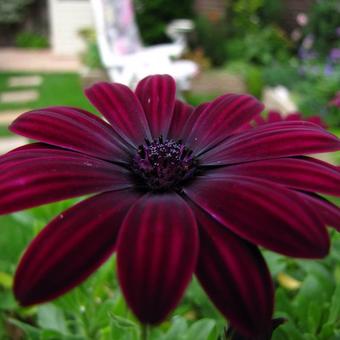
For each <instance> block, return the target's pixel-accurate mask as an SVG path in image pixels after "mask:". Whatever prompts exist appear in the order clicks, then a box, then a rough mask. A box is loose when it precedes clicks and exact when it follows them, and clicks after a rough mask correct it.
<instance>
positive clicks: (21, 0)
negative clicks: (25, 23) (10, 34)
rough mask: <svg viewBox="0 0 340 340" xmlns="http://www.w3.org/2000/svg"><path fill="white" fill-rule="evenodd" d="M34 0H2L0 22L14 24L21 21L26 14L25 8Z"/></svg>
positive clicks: (0, 3)
mask: <svg viewBox="0 0 340 340" xmlns="http://www.w3.org/2000/svg"><path fill="white" fill-rule="evenodd" d="M31 2H33V0H11V1H6V0H1V1H0V23H2V24H13V23H17V22H20V21H21V20H22V18H23V15H24V14H25V9H26V7H27V5H28V4H30V3H31Z"/></svg>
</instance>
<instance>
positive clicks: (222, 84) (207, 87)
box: [191, 70, 247, 95]
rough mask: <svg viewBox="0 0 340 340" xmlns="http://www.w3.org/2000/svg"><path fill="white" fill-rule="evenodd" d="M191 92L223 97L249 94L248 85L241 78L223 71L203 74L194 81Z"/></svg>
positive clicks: (210, 71) (211, 71)
mask: <svg viewBox="0 0 340 340" xmlns="http://www.w3.org/2000/svg"><path fill="white" fill-rule="evenodd" d="M191 90H192V92H193V93H195V94H213V95H221V94H224V93H228V92H232V93H245V92H247V88H246V85H245V83H244V81H243V79H242V78H241V77H239V76H237V75H234V74H230V73H229V72H226V71H223V70H216V71H215V70H208V71H204V72H202V73H201V74H199V75H198V76H197V77H196V78H195V79H194V80H193V81H192V89H191Z"/></svg>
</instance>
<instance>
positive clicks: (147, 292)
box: [117, 194, 198, 324]
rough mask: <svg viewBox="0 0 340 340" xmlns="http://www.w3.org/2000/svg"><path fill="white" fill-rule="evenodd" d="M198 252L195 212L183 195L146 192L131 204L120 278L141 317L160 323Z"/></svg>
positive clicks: (178, 295) (122, 245)
mask: <svg viewBox="0 0 340 340" xmlns="http://www.w3.org/2000/svg"><path fill="white" fill-rule="evenodd" d="M197 253H198V232H197V226H196V221H195V217H194V215H193V212H192V211H191V209H190V208H189V206H188V205H187V204H186V203H185V201H184V200H183V199H182V198H180V197H179V196H177V195H176V194H168V195H166V194H164V195H148V196H144V197H142V198H141V199H140V201H138V202H137V203H136V204H135V205H134V206H133V207H132V208H131V210H130V211H129V213H128V215H127V217H126V219H125V220H124V222H123V226H122V229H121V232H120V234H119V239H118V247H117V254H118V255H117V265H118V277H119V281H120V286H121V288H122V291H123V293H124V296H125V298H126V301H127V303H128V305H129V306H130V308H131V309H132V310H133V312H134V313H135V315H136V316H137V318H138V319H139V320H140V321H141V322H143V323H148V324H156V323H159V322H161V321H162V320H164V318H166V316H167V315H168V314H169V313H170V311H171V310H172V309H173V308H174V307H175V306H176V305H177V303H178V302H179V300H180V298H181V297H182V295H183V292H184V290H185V288H186V286H187V285H188V283H189V281H190V279H191V277H192V274H193V271H194V269H195V266H196V260H197Z"/></svg>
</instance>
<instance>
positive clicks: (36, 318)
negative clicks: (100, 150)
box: [0, 200, 340, 340]
mask: <svg viewBox="0 0 340 340" xmlns="http://www.w3.org/2000/svg"><path fill="white" fill-rule="evenodd" d="M72 204H74V200H69V201H66V202H62V203H54V204H50V205H46V206H43V207H40V208H34V209H30V210H28V211H25V212H20V213H15V214H12V215H11V216H5V217H1V218H0V223H1V225H2V233H1V235H0V246H1V249H2V252H1V254H0V297H1V299H0V335H1V336H2V337H1V338H4V339H5V338H6V335H7V336H11V335H13V334H14V333H15V334H18V332H19V334H20V332H23V333H24V334H25V337H24V338H25V339H44V340H55V339H60V340H90V339H98V340H111V339H115V340H139V339H140V334H141V327H140V325H139V324H138V322H137V321H136V319H135V318H134V317H133V316H132V314H131V313H130V312H129V311H128V309H127V306H126V304H125V302H124V299H123V297H122V294H121V292H120V290H119V288H118V283H117V278H116V274H115V266H116V264H115V258H114V257H113V258H111V259H110V260H109V261H108V262H107V263H106V264H104V265H103V266H102V267H101V268H100V269H99V270H98V271H97V272H96V273H95V274H93V275H92V276H91V277H90V278H89V279H88V280H87V281H86V282H85V283H83V284H82V285H81V286H80V287H78V288H76V289H74V290H73V291H71V292H70V293H68V294H66V295H65V296H63V297H61V298H59V299H57V300H55V301H54V302H52V303H48V304H44V305H40V306H37V307H33V308H26V309H24V308H21V307H19V306H18V305H17V304H16V302H15V300H14V298H13V296H12V293H11V290H10V287H11V281H12V275H13V273H14V270H15V266H16V264H17V261H18V259H19V257H20V254H21V252H22V250H23V249H24V247H25V246H26V245H27V243H28V242H29V240H30V239H32V238H33V237H34V235H35V234H36V233H37V232H38V231H39V230H40V229H41V228H42V227H43V226H44V225H45V223H47V222H48V221H49V220H50V219H51V218H52V217H53V216H55V215H57V214H58V213H60V212H61V211H62V210H64V209H65V208H67V207H68V206H70V205H72ZM331 234H332V239H333V240H332V244H333V246H332V249H331V253H330V255H329V256H328V257H327V258H326V259H324V260H320V261H314V260H313V261H307V260H304V261H303V260H294V259H291V258H287V257H284V256H281V255H278V254H275V253H272V252H269V251H265V252H264V255H265V257H266V260H267V262H268V264H269V267H270V270H271V273H272V275H273V278H274V280H275V282H276V286H277V289H276V312H275V317H284V318H286V319H287V320H288V322H287V323H285V324H284V325H282V326H280V327H279V328H278V329H277V330H276V331H275V332H274V335H273V339H274V340H280V339H293V340H294V339H302V340H304V339H305V340H311V339H312V340H316V339H320V340H330V339H336V338H337V337H338V336H340V320H339V315H340V314H339V313H340V295H339V294H340V266H339V261H340V235H339V234H338V233H336V232H334V231H333V232H331ZM282 273H284V274H285V275H286V276H288V277H289V278H292V279H294V280H296V281H297V282H298V285H296V286H295V287H293V288H292V286H290V285H287V284H286V283H285V282H284V281H283V280H280V279H279V278H280V276H282ZM174 315H176V316H173V317H170V318H169V321H166V322H164V323H163V324H162V325H160V326H158V327H153V328H151V329H150V330H149V339H150V340H173V339H178V340H217V339H218V337H219V336H221V335H222V333H224V329H225V327H226V324H225V321H224V320H223V318H222V317H221V316H220V315H219V313H218V312H217V311H216V310H215V308H214V307H213V306H212V305H211V303H210V301H209V299H208V298H207V297H206V295H205V293H204V292H203V290H202V289H201V288H200V286H199V284H198V282H197V281H196V280H193V282H192V283H191V286H190V287H189V289H188V290H187V293H186V295H185V297H184V299H183V301H182V303H181V305H180V306H179V307H178V308H177V309H176V311H175V312H174ZM5 325H6V326H5ZM8 332H10V333H8Z"/></svg>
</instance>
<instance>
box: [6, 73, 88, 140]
mask: <svg viewBox="0 0 340 340" xmlns="http://www.w3.org/2000/svg"><path fill="white" fill-rule="evenodd" d="M23 75H40V76H41V77H43V82H42V84H41V85H40V86H38V87H20V88H19V87H16V88H15V87H11V88H9V87H8V79H9V77H11V76H23ZM35 88H36V89H37V90H38V91H39V93H40V96H39V98H38V100H36V101H34V102H28V103H17V104H12V103H10V104H9V103H0V111H4V110H20V109H21V108H22V109H27V108H30V109H35V108H41V107H46V106H56V105H58V106H59V105H65V106H75V107H79V108H83V109H85V110H90V111H92V112H94V108H93V107H92V106H91V105H90V104H89V102H88V101H87V99H86V98H85V96H84V95H83V89H82V83H81V78H80V76H79V75H78V74H76V73H23V72H20V73H19V72H0V92H4V91H15V90H23V89H35ZM0 114H1V112H0ZM10 135H11V133H10V132H9V131H8V130H7V127H6V126H0V136H10Z"/></svg>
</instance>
